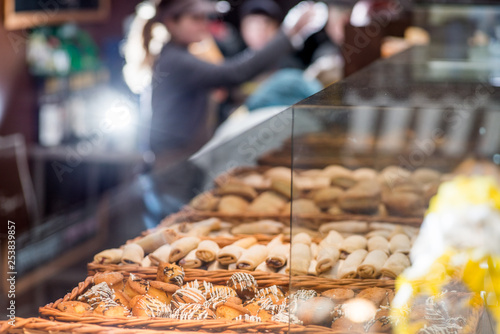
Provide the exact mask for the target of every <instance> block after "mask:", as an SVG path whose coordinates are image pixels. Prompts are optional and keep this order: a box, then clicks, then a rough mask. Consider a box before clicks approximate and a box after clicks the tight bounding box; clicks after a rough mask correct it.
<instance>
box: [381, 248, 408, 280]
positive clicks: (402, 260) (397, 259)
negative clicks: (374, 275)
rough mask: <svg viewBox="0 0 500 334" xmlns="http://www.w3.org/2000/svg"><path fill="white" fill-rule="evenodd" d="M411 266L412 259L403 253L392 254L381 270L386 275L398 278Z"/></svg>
mask: <svg viewBox="0 0 500 334" xmlns="http://www.w3.org/2000/svg"><path fill="white" fill-rule="evenodd" d="M409 266H410V259H409V258H408V256H406V255H405V254H403V253H394V254H392V255H391V256H390V257H389V258H388V259H387V261H386V262H385V263H384V266H383V267H382V269H381V270H380V271H381V273H382V275H383V276H384V277H389V278H393V279H394V278H396V277H397V276H399V274H401V273H402V272H403V270H405V269H406V268H408V267H409Z"/></svg>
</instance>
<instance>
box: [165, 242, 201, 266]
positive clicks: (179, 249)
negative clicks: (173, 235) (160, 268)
mask: <svg viewBox="0 0 500 334" xmlns="http://www.w3.org/2000/svg"><path fill="white" fill-rule="evenodd" d="M199 243H200V239H199V238H196V237H184V238H181V239H178V240H176V241H175V242H174V243H172V250H171V251H170V256H169V261H170V262H175V261H177V260H180V259H182V258H183V257H184V256H186V255H187V254H188V253H189V252H190V251H192V250H193V249H195V248H196V247H198V244H199Z"/></svg>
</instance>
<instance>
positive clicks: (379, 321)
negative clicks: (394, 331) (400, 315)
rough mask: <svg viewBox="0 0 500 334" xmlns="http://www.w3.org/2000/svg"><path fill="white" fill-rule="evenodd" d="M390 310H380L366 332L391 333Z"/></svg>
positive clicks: (367, 326) (369, 323) (366, 327)
mask: <svg viewBox="0 0 500 334" xmlns="http://www.w3.org/2000/svg"><path fill="white" fill-rule="evenodd" d="M390 313H391V312H390V311H389V310H388V309H379V310H378V311H377V314H375V316H374V317H373V319H372V320H371V321H369V322H368V323H367V324H366V326H365V330H366V331H367V332H370V333H384V332H385V333H388V332H390V331H391V328H392V327H391V318H390Z"/></svg>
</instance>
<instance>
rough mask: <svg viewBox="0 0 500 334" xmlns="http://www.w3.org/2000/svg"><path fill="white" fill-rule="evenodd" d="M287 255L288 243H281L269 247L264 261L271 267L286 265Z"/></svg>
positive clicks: (288, 250)
mask: <svg viewBox="0 0 500 334" xmlns="http://www.w3.org/2000/svg"><path fill="white" fill-rule="evenodd" d="M268 249H269V248H268ZM289 256H290V244H281V245H277V246H274V247H272V248H271V249H269V253H268V255H267V258H266V261H265V262H266V264H267V266H269V267H271V268H281V267H283V266H284V265H286V263H287V261H288V257H289Z"/></svg>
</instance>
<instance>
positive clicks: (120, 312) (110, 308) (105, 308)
mask: <svg viewBox="0 0 500 334" xmlns="http://www.w3.org/2000/svg"><path fill="white" fill-rule="evenodd" d="M93 313H94V314H97V315H104V316H107V317H114V318H126V317H128V316H130V310H129V309H128V308H126V307H125V306H123V305H118V304H117V303H116V302H113V303H106V302H100V303H99V304H98V305H97V306H96V307H95V308H94V312H93Z"/></svg>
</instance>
